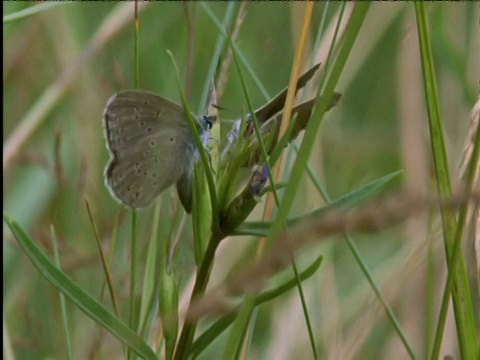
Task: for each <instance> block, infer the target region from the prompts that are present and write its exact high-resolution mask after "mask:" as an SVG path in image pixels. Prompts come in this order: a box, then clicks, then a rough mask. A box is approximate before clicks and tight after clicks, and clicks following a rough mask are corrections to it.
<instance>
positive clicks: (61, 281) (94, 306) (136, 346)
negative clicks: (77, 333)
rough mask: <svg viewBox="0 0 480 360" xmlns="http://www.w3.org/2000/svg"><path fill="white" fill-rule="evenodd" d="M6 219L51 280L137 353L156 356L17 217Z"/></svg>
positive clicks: (26, 252)
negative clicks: (42, 247)
mask: <svg viewBox="0 0 480 360" xmlns="http://www.w3.org/2000/svg"><path fill="white" fill-rule="evenodd" d="M3 218H4V220H5V222H6V223H7V225H8V227H9V228H10V231H11V232H12V234H13V235H14V237H15V239H16V240H17V241H18V243H19V245H20V247H21V248H22V250H23V251H24V252H25V254H26V255H27V256H28V258H29V259H30V261H31V262H32V263H33V265H34V266H35V267H36V268H37V270H38V271H39V273H40V274H41V275H42V276H43V277H45V279H47V281H48V282H50V283H51V284H52V285H53V286H54V287H55V288H57V289H58V290H59V291H60V292H61V293H62V294H64V295H65V296H66V297H67V298H68V299H70V301H72V302H73V303H74V304H75V305H76V306H77V307H78V308H79V309H80V310H82V311H83V312H84V313H85V314H86V315H87V316H88V317H90V318H91V319H92V320H93V321H95V322H96V323H98V324H99V325H101V326H103V327H104V328H105V329H106V330H107V331H109V332H110V333H111V334H112V335H113V336H115V337H116V338H117V339H118V340H120V341H121V342H122V343H123V344H124V345H126V346H127V347H128V348H129V349H131V350H132V351H134V352H135V353H136V354H138V355H139V356H142V357H143V358H145V359H152V360H154V359H156V356H155V353H154V352H153V351H152V349H151V348H150V347H149V346H148V345H147V344H146V343H145V342H144V341H143V340H142V339H141V338H140V337H139V336H138V335H137V334H135V333H134V332H133V331H132V330H131V329H130V328H129V327H128V326H127V325H126V324H125V323H123V322H122V321H121V320H119V319H118V318H116V317H115V316H114V315H112V313H111V312H110V311H108V310H107V309H106V308H105V307H104V306H103V305H102V304H100V303H99V302H98V301H96V300H95V299H94V298H93V297H92V296H90V295H89V294H88V293H87V292H86V291H85V290H83V289H82V288H81V287H79V286H78V285H77V284H76V283H75V282H73V281H72V280H71V279H70V277H68V276H67V275H65V273H63V272H62V271H60V270H59V269H58V268H57V267H56V266H55V264H54V263H53V262H52V261H51V260H50V259H49V258H48V257H47V256H46V255H45V254H44V253H43V252H42V251H41V250H40V248H39V247H38V246H37V244H35V242H34V241H33V240H32V239H31V238H30V237H29V236H28V235H27V234H26V233H25V232H24V231H23V229H22V228H21V227H20V226H19V225H18V224H17V223H16V222H15V221H14V220H13V219H11V218H10V217H9V216H8V215H7V214H4V215H3Z"/></svg>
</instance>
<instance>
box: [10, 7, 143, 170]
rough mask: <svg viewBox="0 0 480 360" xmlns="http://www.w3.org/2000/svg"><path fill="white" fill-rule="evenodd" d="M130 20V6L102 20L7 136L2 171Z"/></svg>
mask: <svg viewBox="0 0 480 360" xmlns="http://www.w3.org/2000/svg"><path fill="white" fill-rule="evenodd" d="M147 5H149V3H148V2H142V3H139V4H138V10H139V11H140V10H143V9H144V8H145V7H146V6H147ZM132 20H133V4H130V3H126V4H123V5H122V6H120V7H118V8H117V9H116V10H115V11H114V12H113V13H112V14H111V15H110V16H109V17H107V18H106V19H105V21H104V22H103V23H102V25H100V27H99V29H98V30H97V32H96V33H95V35H94V36H93V38H92V40H91V41H90V43H89V44H88V45H87V47H86V48H85V50H83V52H82V53H80V54H79V55H78V57H77V59H76V60H75V61H73V62H72V64H71V65H70V66H68V67H67V68H66V69H65V70H64V71H63V73H62V74H61V75H60V76H59V77H58V78H57V80H56V81H55V82H54V83H53V84H51V85H50V86H49V87H48V88H47V89H46V90H45V91H44V93H43V95H42V96H41V97H40V98H39V99H38V100H37V102H36V103H35V104H34V105H33V106H32V107H31V108H30V110H29V111H28V112H27V114H26V115H25V116H24V118H23V119H22V120H20V122H19V124H20V125H19V126H18V127H17V128H16V129H15V130H14V131H13V132H12V133H11V134H10V135H9V136H8V138H7V139H6V141H5V145H4V146H3V171H4V172H6V171H7V170H8V169H9V166H10V165H11V163H12V161H13V160H14V159H15V157H16V156H17V154H18V153H19V152H20V150H21V149H22V148H23V146H24V145H25V143H26V142H27V141H28V140H29V139H30V138H31V137H32V136H33V134H34V133H35V131H36V130H37V129H38V128H39V127H40V126H41V125H42V124H43V122H44V121H45V120H46V119H47V115H48V114H49V113H50V111H52V110H53V109H54V108H55V106H56V105H57V104H58V103H59V102H60V100H61V99H62V98H63V97H64V96H65V94H66V93H67V91H68V90H69V89H70V87H71V86H72V85H73V84H74V82H75V80H77V79H78V77H79V76H80V74H82V70H83V69H84V68H85V67H86V66H87V65H88V64H89V63H90V62H91V61H92V59H93V58H94V57H95V56H96V55H97V54H98V53H99V52H100V50H101V49H103V47H104V46H105V45H106V44H107V43H108V42H109V41H110V40H111V39H112V38H113V37H114V36H115V35H116V34H118V33H119V32H120V30H122V29H123V28H124V27H125V26H126V25H127V24H128V23H129V22H130V21H132Z"/></svg>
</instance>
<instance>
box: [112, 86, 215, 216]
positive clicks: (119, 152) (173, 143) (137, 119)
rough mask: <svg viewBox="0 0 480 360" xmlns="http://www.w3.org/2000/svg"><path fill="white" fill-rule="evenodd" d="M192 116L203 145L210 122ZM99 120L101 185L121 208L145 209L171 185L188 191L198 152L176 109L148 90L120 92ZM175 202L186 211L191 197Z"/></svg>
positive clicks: (179, 112) (203, 118) (181, 110)
mask: <svg viewBox="0 0 480 360" xmlns="http://www.w3.org/2000/svg"><path fill="white" fill-rule="evenodd" d="M194 118H195V120H196V124H197V130H198V132H199V134H200V136H201V138H202V141H203V143H204V144H206V142H207V140H208V137H209V129H210V127H211V119H210V118H207V117H194ZM103 120H104V132H105V139H106V142H107V148H108V150H109V152H110V155H111V159H110V161H109V163H108V164H107V167H106V168H105V182H106V185H107V187H108V188H109V190H110V192H111V193H112V195H113V196H114V197H115V198H116V199H117V200H119V201H120V202H121V203H122V204H124V205H126V206H128V207H130V208H142V207H145V206H147V205H149V204H150V203H151V202H152V201H153V200H154V199H155V198H156V197H157V196H158V195H159V194H160V193H161V192H162V191H163V190H165V189H166V188H167V187H169V186H170V185H171V184H173V183H175V182H177V181H180V183H181V184H180V187H181V188H182V190H181V191H184V190H183V189H184V188H189V189H190V183H189V182H190V181H191V173H192V170H193V165H194V163H195V162H196V161H197V159H198V157H199V153H198V149H197V147H196V145H195V141H194V139H193V134H192V132H191V130H190V127H189V125H188V120H187V118H186V115H185V113H184V111H183V108H182V107H180V106H179V105H177V104H175V103H173V102H171V101H169V100H167V99H164V98H162V97H160V96H158V95H156V94H154V93H151V92H149V91H145V90H126V91H121V92H119V93H117V94H115V95H113V96H112V97H111V98H110V99H109V100H108V103H107V106H106V108H105V110H104V113H103ZM179 191H180V189H179ZM190 191H191V190H190ZM180 198H181V199H182V198H183V200H182V204H184V207H185V208H186V210H187V211H188V210H189V209H190V208H191V193H188V194H181V196H180ZM184 201H185V202H189V203H184Z"/></svg>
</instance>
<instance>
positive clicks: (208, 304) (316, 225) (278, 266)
mask: <svg viewBox="0 0 480 360" xmlns="http://www.w3.org/2000/svg"><path fill="white" fill-rule="evenodd" d="M468 201H474V202H477V203H478V202H479V201H480V193H478V192H477V193H472V194H470V195H468V194H459V195H456V196H453V197H452V198H451V199H449V200H447V201H444V202H442V203H441V206H442V207H445V208H447V209H452V210H454V209H457V208H458V207H460V206H462V205H464V204H465V203H466V202H468ZM438 205H439V202H438V200H435V199H434V198H431V197H425V196H421V195H412V194H402V193H400V194H396V195H392V196H390V197H388V198H386V199H382V200H380V201H374V202H372V203H370V204H367V205H365V206H362V207H360V208H358V209H355V210H352V211H347V212H346V211H332V212H330V213H328V214H326V215H325V216H323V217H322V218H320V219H316V220H311V221H308V222H305V223H303V224H300V225H298V226H296V227H294V228H293V229H291V230H289V231H285V232H283V233H282V234H280V235H279V236H278V237H277V238H276V239H275V240H274V244H275V246H272V251H271V252H270V253H269V254H268V255H265V256H264V257H263V259H262V260H260V261H258V262H255V263H253V264H249V265H248V266H247V267H245V269H244V270H243V271H240V272H239V274H238V275H237V276H235V277H233V278H232V279H231V280H230V282H229V283H228V284H224V285H223V286H220V287H217V288H216V289H214V290H212V291H211V292H210V293H209V294H207V295H206V296H205V297H204V298H203V299H202V300H200V301H198V302H197V303H195V304H193V305H192V306H191V308H190V310H189V312H188V314H187V320H189V319H198V318H200V317H204V316H209V315H212V314H221V313H224V312H227V311H231V310H232V306H231V304H232V300H233V299H234V298H235V297H237V296H240V295H243V294H245V293H256V292H258V291H259V290H260V289H261V288H262V287H263V286H264V284H265V282H266V281H267V280H268V279H269V278H270V277H271V276H272V275H274V274H275V273H277V272H278V271H280V270H282V269H283V268H285V267H286V266H287V265H288V264H290V260H291V257H290V254H291V253H292V251H296V250H298V249H300V248H301V247H302V246H304V245H306V244H308V243H310V242H314V241H316V242H319V241H322V240H324V239H326V238H327V237H330V236H334V235H340V234H344V233H362V234H369V233H375V232H378V231H381V230H383V229H385V228H387V227H389V226H392V225H395V224H398V223H400V222H402V221H403V220H405V219H407V218H410V217H412V216H415V215H417V214H418V213H421V212H423V211H426V210H428V209H431V208H436V207H438Z"/></svg>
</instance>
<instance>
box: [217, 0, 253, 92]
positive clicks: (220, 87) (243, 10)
mask: <svg viewBox="0 0 480 360" xmlns="http://www.w3.org/2000/svg"><path fill="white" fill-rule="evenodd" d="M246 17H247V1H242V3H241V4H240V9H239V10H238V13H237V19H236V20H235V26H234V28H233V31H232V35H231V38H232V42H233V43H236V42H237V39H238V35H239V34H240V29H241V28H242V25H243V23H244V21H245V18H246ZM232 55H233V54H232V49H231V48H228V51H227V55H226V56H225V59H224V60H223V62H222V67H221V69H220V75H219V76H218V80H217V85H216V88H217V97H218V99H221V98H222V96H223V93H224V91H225V86H226V85H227V81H228V70H229V69H230V64H231V63H232Z"/></svg>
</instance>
